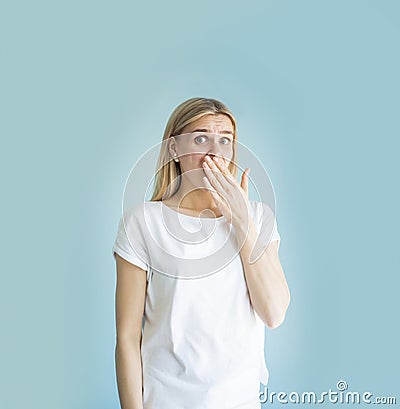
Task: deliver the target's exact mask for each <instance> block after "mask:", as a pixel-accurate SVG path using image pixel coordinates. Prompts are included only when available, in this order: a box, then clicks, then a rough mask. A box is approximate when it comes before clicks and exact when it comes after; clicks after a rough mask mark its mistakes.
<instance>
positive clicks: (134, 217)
mask: <svg viewBox="0 0 400 409" xmlns="http://www.w3.org/2000/svg"><path fill="white" fill-rule="evenodd" d="M159 210H160V202H159V201H157V202H156V201H147V202H139V203H135V204H134V205H131V206H129V207H126V208H124V211H123V216H124V220H125V221H126V222H133V221H143V220H145V219H146V218H147V217H151V218H154V217H155V216H156V215H157V214H159Z"/></svg>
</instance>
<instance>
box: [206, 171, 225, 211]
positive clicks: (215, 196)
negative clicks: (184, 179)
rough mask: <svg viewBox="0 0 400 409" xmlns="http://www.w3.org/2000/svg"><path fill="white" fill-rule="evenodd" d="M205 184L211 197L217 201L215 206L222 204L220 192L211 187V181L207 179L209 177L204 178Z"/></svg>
mask: <svg viewBox="0 0 400 409" xmlns="http://www.w3.org/2000/svg"><path fill="white" fill-rule="evenodd" d="M203 182H204V185H205V186H206V188H207V190H209V191H210V192H211V195H212V197H213V199H214V201H215V204H216V205H217V206H218V203H220V202H221V198H220V196H219V194H218V192H217V191H216V190H215V189H214V187H213V186H212V185H211V183H210V181H209V180H208V179H207V177H203Z"/></svg>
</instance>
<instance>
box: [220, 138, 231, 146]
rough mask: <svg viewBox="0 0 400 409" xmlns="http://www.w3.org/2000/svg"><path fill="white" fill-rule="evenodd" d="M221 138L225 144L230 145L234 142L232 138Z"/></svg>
mask: <svg viewBox="0 0 400 409" xmlns="http://www.w3.org/2000/svg"><path fill="white" fill-rule="evenodd" d="M221 140H222V141H223V143H222V144H223V145H229V144H230V143H231V142H232V140H231V139H230V138H221Z"/></svg>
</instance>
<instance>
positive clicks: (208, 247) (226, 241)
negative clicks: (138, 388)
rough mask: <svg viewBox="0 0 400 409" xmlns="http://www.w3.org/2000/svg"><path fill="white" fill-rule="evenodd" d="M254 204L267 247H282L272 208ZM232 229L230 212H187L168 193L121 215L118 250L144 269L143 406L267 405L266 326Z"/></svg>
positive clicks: (245, 408) (216, 408) (228, 408)
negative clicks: (172, 204) (263, 395)
mask: <svg viewBox="0 0 400 409" xmlns="http://www.w3.org/2000/svg"><path fill="white" fill-rule="evenodd" d="M249 203H250V209H251V213H252V214H251V216H252V218H253V221H254V224H255V226H256V228H257V231H258V232H259V233H260V232H261V234H259V238H260V240H261V242H260V243H261V244H262V245H261V247H260V248H265V246H266V245H267V243H269V242H270V241H273V240H278V245H279V243H280V235H279V233H278V230H277V225H276V219H275V216H274V214H273V212H272V210H271V208H270V207H269V206H268V205H266V204H265V203H263V202H256V201H249ZM234 234H235V231H234V228H233V226H232V225H231V224H230V223H229V222H228V220H227V219H226V218H225V217H223V216H221V217H219V218H206V217H203V218H202V217H200V218H199V217H194V216H189V215H184V214H181V213H178V212H177V211H175V210H173V209H171V208H169V207H167V206H166V205H164V204H163V203H162V202H161V201H157V202H151V201H148V202H144V203H139V204H138V205H136V206H134V207H133V208H131V209H129V210H126V211H125V212H124V216H123V217H121V219H120V223H119V227H118V233H117V237H116V240H115V243H114V246H113V249H112V251H113V255H114V252H116V253H118V254H119V255H120V256H121V257H123V258H124V259H126V260H127V261H129V262H130V263H132V264H135V265H137V266H139V267H140V268H142V269H143V270H145V271H147V293H146V304H145V311H144V320H143V328H142V344H141V354H142V370H143V403H144V409H161V408H162V409H178V408H179V409H186V408H187V409H189V408H190V409H233V408H235V409H239V408H240V409H259V408H260V407H261V405H260V402H259V387H260V385H259V382H262V383H263V384H265V385H266V384H267V382H268V377H269V373H268V369H267V367H266V364H265V358H264V335H265V332H264V330H265V325H264V323H263V322H262V320H261V319H260V317H259V316H258V315H257V313H256V312H255V310H254V309H253V307H252V305H251V302H250V298H249V294H248V290H247V285H246V281H245V276H244V270H243V265H242V261H241V257H240V254H239V252H238V247H237V246H238V245H237V241H236V240H235V236H234ZM260 254H261V253H257V252H256V255H260Z"/></svg>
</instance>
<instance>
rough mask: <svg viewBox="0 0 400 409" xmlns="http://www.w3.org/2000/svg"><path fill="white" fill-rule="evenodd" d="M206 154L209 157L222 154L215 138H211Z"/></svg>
mask: <svg viewBox="0 0 400 409" xmlns="http://www.w3.org/2000/svg"><path fill="white" fill-rule="evenodd" d="M207 154H208V155H209V156H211V157H213V156H222V152H221V148H220V145H219V143H218V142H217V141H215V139H214V140H213V143H212V146H211V149H210V150H209V151H208V152H207Z"/></svg>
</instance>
